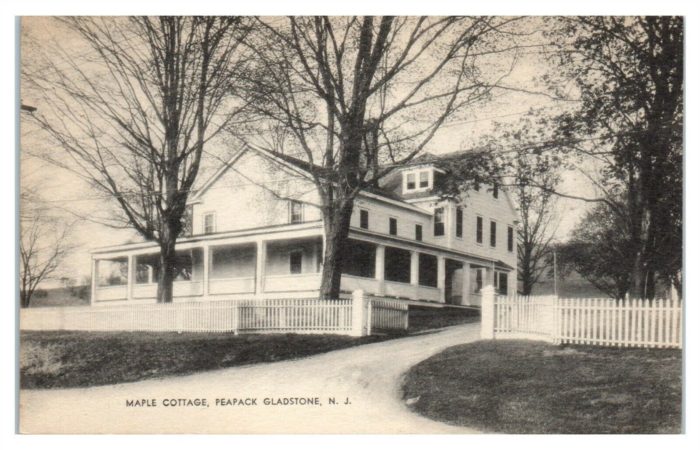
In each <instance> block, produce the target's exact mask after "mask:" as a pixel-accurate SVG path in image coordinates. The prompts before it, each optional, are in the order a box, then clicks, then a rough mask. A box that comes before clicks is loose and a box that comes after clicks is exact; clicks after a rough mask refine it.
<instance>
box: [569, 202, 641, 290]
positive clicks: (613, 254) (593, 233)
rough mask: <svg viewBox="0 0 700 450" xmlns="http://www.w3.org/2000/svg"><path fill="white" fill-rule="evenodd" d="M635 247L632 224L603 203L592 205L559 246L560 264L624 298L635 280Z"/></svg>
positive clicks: (598, 286) (595, 284) (597, 286)
mask: <svg viewBox="0 0 700 450" xmlns="http://www.w3.org/2000/svg"><path fill="white" fill-rule="evenodd" d="M634 252H635V246H634V242H633V240H632V237H631V233H630V229H629V223H627V222H621V216H620V215H619V214H617V212H616V211H612V209H611V208H610V207H609V206H608V205H606V204H604V203H600V204H598V205H596V206H595V207H593V208H592V209H591V210H590V211H589V212H588V213H587V214H586V215H585V216H584V217H583V219H582V220H581V222H580V223H579V224H578V226H577V227H576V228H575V229H574V231H573V232H572V238H571V240H570V241H569V242H568V243H566V244H562V245H559V246H558V248H557V254H558V255H559V262H560V267H562V270H563V271H564V272H566V271H568V270H571V269H573V270H575V271H576V272H578V273H579V274H581V276H583V277H584V278H585V279H586V280H588V281H589V282H590V283H591V284H593V285H594V286H595V287H596V288H598V289H600V290H601V291H603V292H605V293H607V294H609V295H610V296H612V297H614V298H617V299H622V298H624V297H625V294H626V293H627V292H628V291H629V288H630V285H631V283H632V279H631V277H630V274H631V273H632V267H631V266H632V265H633V262H634Z"/></svg>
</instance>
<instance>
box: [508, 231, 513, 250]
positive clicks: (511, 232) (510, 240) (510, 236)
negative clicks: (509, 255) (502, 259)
mask: <svg viewBox="0 0 700 450" xmlns="http://www.w3.org/2000/svg"><path fill="white" fill-rule="evenodd" d="M508 251H509V252H512V251H513V227H508Z"/></svg>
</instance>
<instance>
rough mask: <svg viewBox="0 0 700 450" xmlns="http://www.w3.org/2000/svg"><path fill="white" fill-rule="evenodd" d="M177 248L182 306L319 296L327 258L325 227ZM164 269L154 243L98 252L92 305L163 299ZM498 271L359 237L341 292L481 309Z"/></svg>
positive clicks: (351, 247)
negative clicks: (483, 292)
mask: <svg viewBox="0 0 700 450" xmlns="http://www.w3.org/2000/svg"><path fill="white" fill-rule="evenodd" d="M177 250H178V253H177V257H176V264H175V265H176V276H175V282H174V287H173V289H174V301H175V302H183V301H206V300H224V299H226V300H231V299H250V298H304V297H315V296H317V295H318V290H319V286H320V282H321V264H322V260H323V259H322V254H323V236H322V234H321V230H320V229H319V228H315V229H314V228H307V229H299V230H294V231H291V232H290V231H289V230H287V231H286V232H282V233H278V235H275V234H270V235H268V236H266V237H265V238H261V237H260V236H259V235H255V236H248V237H244V236H241V237H235V238H228V239H215V237H214V236H212V238H211V239H199V240H196V241H195V240H192V241H189V242H188V241H185V242H182V243H178V246H177ZM159 270H160V264H159V254H158V252H157V247H156V246H153V245H150V246H149V245H141V246H132V248H128V247H127V248H123V249H114V250H112V251H109V252H99V253H98V252H96V253H94V254H93V287H92V289H93V292H92V294H93V295H92V297H91V298H92V304H115V303H127V302H128V303H153V302H155V299H156V294H157V279H158V271H159ZM494 273H496V272H495V267H494V265H493V264H488V263H487V262H485V261H479V260H472V259H469V258H464V259H460V258H459V257H455V255H451V254H450V255H446V254H443V253H442V252H440V251H439V250H438V251H436V250H432V249H426V248H419V247H417V246H414V245H411V244H410V243H401V242H392V243H390V244H388V243H386V242H381V240H380V239H375V238H373V237H368V236H357V235H351V239H350V240H349V241H348V245H347V247H346V249H344V251H343V275H342V278H341V291H342V292H343V294H345V295H349V294H350V293H351V292H352V291H354V290H356V289H362V290H364V291H365V292H366V293H368V294H370V295H377V296H388V297H397V298H404V299H409V300H419V301H428V302H437V303H450V304H455V305H472V306H478V305H480V290H481V287H482V286H485V285H486V283H485V280H490V277H492V276H493V274H494ZM487 277H489V278H487ZM495 278H496V279H497V278H498V277H497V276H496V277H495Z"/></svg>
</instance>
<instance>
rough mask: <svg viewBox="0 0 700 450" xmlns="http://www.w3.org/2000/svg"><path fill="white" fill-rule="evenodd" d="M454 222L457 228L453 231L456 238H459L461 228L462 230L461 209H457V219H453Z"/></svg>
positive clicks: (462, 218) (462, 216)
mask: <svg viewBox="0 0 700 450" xmlns="http://www.w3.org/2000/svg"><path fill="white" fill-rule="evenodd" d="M455 222H456V226H457V228H456V230H455V234H456V236H457V237H458V238H461V237H462V232H463V228H464V211H463V210H462V208H459V207H458V208H457V217H456V219H455Z"/></svg>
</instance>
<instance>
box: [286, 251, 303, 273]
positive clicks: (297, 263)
mask: <svg viewBox="0 0 700 450" xmlns="http://www.w3.org/2000/svg"><path fill="white" fill-rule="evenodd" d="M302 256H303V253H302V251H301V250H293V251H291V252H289V273H292V274H295V273H301V259H302Z"/></svg>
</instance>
